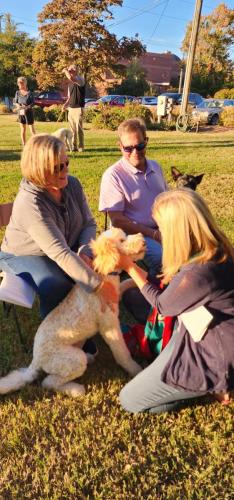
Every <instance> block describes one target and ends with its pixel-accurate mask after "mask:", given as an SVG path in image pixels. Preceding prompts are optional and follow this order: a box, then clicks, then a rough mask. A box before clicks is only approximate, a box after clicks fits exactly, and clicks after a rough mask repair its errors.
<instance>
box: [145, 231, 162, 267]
mask: <svg viewBox="0 0 234 500" xmlns="http://www.w3.org/2000/svg"><path fill="white" fill-rule="evenodd" d="M145 242H146V253H145V257H144V262H145V264H146V266H147V268H148V270H149V274H150V275H152V276H155V275H156V274H157V273H158V272H159V270H160V268H161V263H162V247H161V245H160V243H158V242H157V241H155V240H153V239H152V238H149V237H148V236H145Z"/></svg>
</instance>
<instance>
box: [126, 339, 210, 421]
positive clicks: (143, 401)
mask: <svg viewBox="0 0 234 500" xmlns="http://www.w3.org/2000/svg"><path fill="white" fill-rule="evenodd" d="M179 334H180V333H179V332H178V331H177V330H175V331H174V333H173V336H172V338H171V340H170V342H169V343H168V344H167V346H166V347H165V349H164V350H163V351H162V352H161V354H159V356H158V357H157V358H156V360H155V361H153V363H151V365H149V366H148V367H147V368H145V370H143V371H142V372H141V373H139V374H138V375H137V376H136V377H135V378H133V379H132V380H131V381H130V382H129V383H128V384H127V385H125V387H124V388H123V389H122V391H121V392H120V403H121V405H122V407H123V408H124V409H125V410H127V411H129V412H131V413H138V412H141V411H146V410H148V411H149V412H150V413H163V412H165V411H171V410H178V409H179V408H181V407H183V406H188V405H189V401H190V400H192V399H194V398H198V397H201V396H204V394H205V393H201V392H188V391H185V390H183V389H176V388H175V387H172V386H170V385H168V384H165V383H164V382H162V381H161V374H162V371H163V369H164V366H165V365H166V363H167V362H168V360H169V358H170V357H171V355H172V352H173V349H174V346H175V344H176V342H177V338H178V335H179Z"/></svg>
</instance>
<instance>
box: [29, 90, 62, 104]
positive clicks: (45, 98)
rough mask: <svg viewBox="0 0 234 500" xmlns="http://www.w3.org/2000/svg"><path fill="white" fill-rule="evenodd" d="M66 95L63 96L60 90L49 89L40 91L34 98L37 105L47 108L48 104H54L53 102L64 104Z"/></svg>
mask: <svg viewBox="0 0 234 500" xmlns="http://www.w3.org/2000/svg"><path fill="white" fill-rule="evenodd" d="M66 99H67V98H66V97H64V96H62V94H61V92H58V91H48V92H46V91H45V92H40V93H39V94H38V95H37V96H36V97H35V99H34V102H35V104H36V106H40V107H41V108H45V107H46V106H52V105H53V104H64V102H65V101H66Z"/></svg>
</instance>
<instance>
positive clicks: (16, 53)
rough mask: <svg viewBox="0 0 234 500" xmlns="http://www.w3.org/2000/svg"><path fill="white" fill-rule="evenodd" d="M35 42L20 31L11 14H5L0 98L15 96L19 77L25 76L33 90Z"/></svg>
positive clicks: (0, 49)
mask: <svg viewBox="0 0 234 500" xmlns="http://www.w3.org/2000/svg"><path fill="white" fill-rule="evenodd" d="M34 45H35V41H34V39H32V38H29V36H28V35H27V33H25V32H23V31H20V30H19V29H18V26H17V24H15V23H14V22H13V21H12V19H11V16H10V14H5V16H4V18H3V27H2V31H1V33H0V96H2V97H4V96H13V95H14V93H15V90H16V88H17V77H18V76H25V77H26V78H27V79H28V80H29V85H30V87H31V88H33V87H34V86H35V80H34V81H33V69H32V52H33V48H34Z"/></svg>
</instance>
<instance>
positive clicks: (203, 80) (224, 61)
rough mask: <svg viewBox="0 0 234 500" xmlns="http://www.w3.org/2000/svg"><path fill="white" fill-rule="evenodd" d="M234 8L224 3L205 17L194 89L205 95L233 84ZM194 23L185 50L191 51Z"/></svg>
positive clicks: (201, 26) (186, 35)
mask: <svg viewBox="0 0 234 500" xmlns="http://www.w3.org/2000/svg"><path fill="white" fill-rule="evenodd" d="M233 22H234V10H233V9H229V8H228V7H227V6H226V5H225V3H221V4H220V5H219V6H218V7H216V8H215V9H214V10H213V12H211V14H209V15H207V16H201V22H200V27H199V33H198V40H197V46H196V54H195V62H194V71H193V78H192V90H193V91H194V92H199V93H201V94H202V95H204V96H205V95H207V94H210V95H213V93H214V92H215V91H217V90H219V89H220V88H222V87H224V86H225V84H228V83H229V84H230V85H233V76H234V75H233V62H232V60H231V58H230V55H229V49H230V47H231V46H232V44H233V36H234V24H233ZM191 28H192V23H191V22H190V23H189V24H188V25H187V31H186V34H185V38H184V40H183V42H182V51H183V52H184V54H185V59H186V55H187V53H188V48H189V41H190V35H191Z"/></svg>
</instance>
